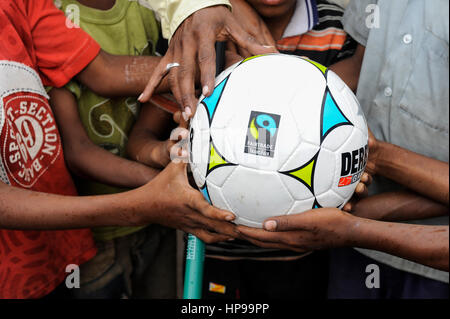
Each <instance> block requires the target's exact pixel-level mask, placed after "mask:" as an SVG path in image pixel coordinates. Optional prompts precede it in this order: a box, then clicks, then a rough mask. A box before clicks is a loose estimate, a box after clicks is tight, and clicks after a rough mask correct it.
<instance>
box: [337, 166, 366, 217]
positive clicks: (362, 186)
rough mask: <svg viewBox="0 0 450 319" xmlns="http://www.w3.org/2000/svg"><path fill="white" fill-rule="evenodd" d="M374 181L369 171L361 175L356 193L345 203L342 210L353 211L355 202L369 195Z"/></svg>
mask: <svg viewBox="0 0 450 319" xmlns="http://www.w3.org/2000/svg"><path fill="white" fill-rule="evenodd" d="M371 183H372V175H370V174H369V173H367V172H364V173H363V174H362V176H361V180H360V181H359V183H358V185H356V188H355V193H354V194H353V196H352V198H351V199H350V200H349V201H348V203H347V204H345V205H344V207H343V208H342V210H344V211H346V212H349V213H351V212H352V211H353V208H354V206H355V204H356V203H357V202H358V201H360V200H361V199H362V198H365V197H367V195H369V190H368V187H369V185H370V184H371Z"/></svg>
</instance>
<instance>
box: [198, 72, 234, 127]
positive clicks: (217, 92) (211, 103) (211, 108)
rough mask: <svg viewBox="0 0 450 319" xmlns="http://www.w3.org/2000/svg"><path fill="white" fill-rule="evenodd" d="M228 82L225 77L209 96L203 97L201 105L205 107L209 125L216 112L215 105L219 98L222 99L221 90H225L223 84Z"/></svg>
mask: <svg viewBox="0 0 450 319" xmlns="http://www.w3.org/2000/svg"><path fill="white" fill-rule="evenodd" d="M227 81H228V77H226V78H225V79H224V80H223V81H222V82H220V84H219V85H217V86H216V88H215V89H214V91H213V93H212V94H211V96H208V97H205V98H204V99H203V100H202V103H203V104H204V105H205V107H206V110H207V112H208V117H209V123H210V124H211V121H212V118H213V116H214V112H215V111H216V108H217V105H218V104H219V101H220V98H221V97H222V93H223V90H224V88H225V84H226V83H227Z"/></svg>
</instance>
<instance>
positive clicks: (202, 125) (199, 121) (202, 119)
mask: <svg viewBox="0 0 450 319" xmlns="http://www.w3.org/2000/svg"><path fill="white" fill-rule="evenodd" d="M192 121H193V122H196V125H197V127H198V129H201V130H205V131H206V130H209V118H208V112H207V111H206V108H205V106H204V105H203V104H202V103H200V104H199V105H198V106H197V111H195V115H194V117H193V118H192Z"/></svg>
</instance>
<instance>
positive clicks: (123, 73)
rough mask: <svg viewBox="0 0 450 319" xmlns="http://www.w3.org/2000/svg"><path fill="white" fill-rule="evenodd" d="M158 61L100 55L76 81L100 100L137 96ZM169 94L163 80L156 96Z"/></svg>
mask: <svg viewBox="0 0 450 319" xmlns="http://www.w3.org/2000/svg"><path fill="white" fill-rule="evenodd" d="M159 61H160V58H159V57H155V56H118V55H111V54H108V53H106V52H104V51H101V52H100V54H99V55H98V56H97V57H96V58H95V59H94V61H92V62H91V63H90V64H89V65H88V66H87V67H86V68H85V69H84V70H83V71H82V72H80V73H79V74H78V75H77V79H78V80H79V81H80V82H81V83H83V84H84V85H86V86H87V87H88V88H90V89H91V90H92V91H94V92H95V93H97V94H98V95H100V96H105V97H118V96H138V95H140V94H141V92H142V91H143V90H144V88H145V86H146V85H147V82H148V79H149V78H150V76H151V75H152V73H153V71H154V70H155V68H156V66H157V65H158V62H159ZM168 90H169V86H168V83H167V81H166V80H163V81H162V82H161V84H160V85H159V86H158V88H157V91H156V92H167V91H168Z"/></svg>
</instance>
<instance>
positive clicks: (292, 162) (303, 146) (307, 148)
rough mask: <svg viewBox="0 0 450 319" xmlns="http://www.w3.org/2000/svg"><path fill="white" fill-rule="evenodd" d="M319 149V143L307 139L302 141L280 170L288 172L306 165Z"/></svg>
mask: <svg viewBox="0 0 450 319" xmlns="http://www.w3.org/2000/svg"><path fill="white" fill-rule="evenodd" d="M319 150H320V146H318V145H317V144H311V143H309V142H305V141H303V142H301V143H300V144H299V145H297V148H296V150H295V152H294V153H292V155H291V156H290V157H289V158H288V160H287V161H286V162H285V163H284V164H283V165H282V166H281V168H280V170H279V171H280V172H286V171H290V170H293V169H296V168H299V167H300V166H303V165H305V164H306V163H307V162H308V161H310V160H311V159H312V158H313V157H314V156H315V155H316V154H317V152H318V151H319Z"/></svg>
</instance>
